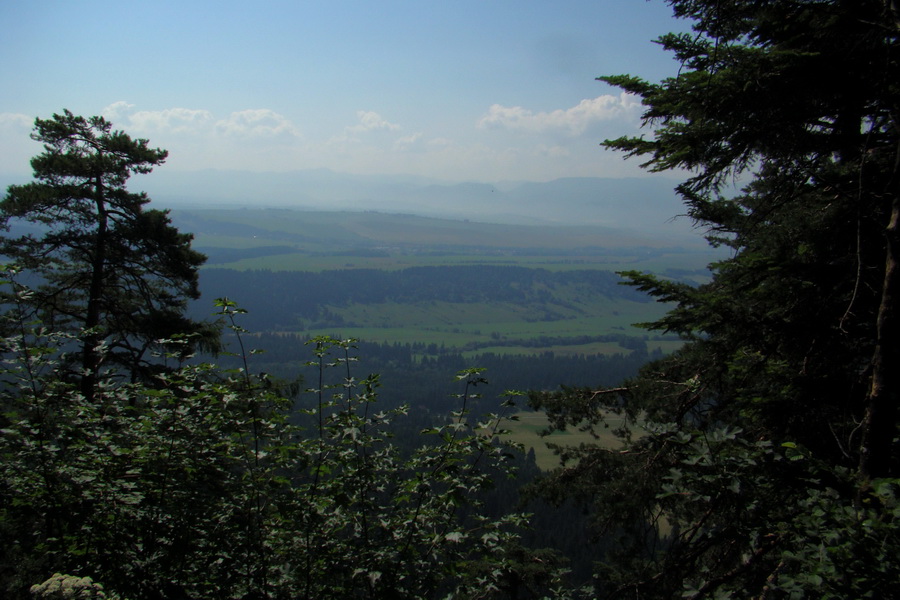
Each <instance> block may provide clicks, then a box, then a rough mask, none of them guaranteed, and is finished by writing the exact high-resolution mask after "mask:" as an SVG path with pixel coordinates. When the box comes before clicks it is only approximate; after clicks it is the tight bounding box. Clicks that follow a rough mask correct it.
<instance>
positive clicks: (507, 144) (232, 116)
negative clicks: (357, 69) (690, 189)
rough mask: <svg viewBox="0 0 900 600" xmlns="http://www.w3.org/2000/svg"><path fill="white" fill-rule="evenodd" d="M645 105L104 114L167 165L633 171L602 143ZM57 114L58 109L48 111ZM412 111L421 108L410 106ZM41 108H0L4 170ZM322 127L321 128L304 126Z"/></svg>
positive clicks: (445, 172) (15, 159)
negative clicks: (426, 113)
mask: <svg viewBox="0 0 900 600" xmlns="http://www.w3.org/2000/svg"><path fill="white" fill-rule="evenodd" d="M641 112H642V105H641V103H640V100H639V98H638V97H636V96H633V95H631V94H625V93H623V94H619V95H603V96H598V97H596V98H587V99H583V100H580V101H578V102H576V103H574V105H573V106H570V107H564V108H559V109H554V110H546V111H540V110H534V109H530V108H527V107H524V106H504V105H501V104H493V105H491V106H489V107H488V108H487V109H486V110H485V111H483V112H482V113H481V114H480V115H479V114H473V115H472V116H471V121H469V123H470V125H469V126H468V127H466V126H465V125H463V126H459V125H456V126H442V125H440V120H439V119H437V120H430V121H428V122H424V123H416V122H409V123H405V122H404V119H403V118H402V115H400V116H399V117H400V118H397V117H398V115H391V114H388V111H385V112H383V113H382V112H380V111H375V110H371V109H367V108H361V109H359V110H357V111H356V112H355V114H350V115H347V121H346V122H345V123H344V124H343V125H338V127H339V128H336V130H335V131H333V132H332V133H331V134H330V135H329V134H328V132H327V131H326V132H325V134H324V135H323V134H322V132H321V128H317V127H314V126H313V125H316V126H317V125H319V124H318V123H313V122H306V123H304V121H303V120H302V119H303V118H309V117H308V116H307V115H305V114H304V115H300V116H299V117H298V116H294V115H288V114H283V113H280V112H278V111H275V110H273V109H270V108H244V109H238V110H234V111H232V112H230V113H227V114H215V112H214V111H212V110H210V109H207V108H203V107H171V108H163V109H159V110H149V109H145V108H142V107H139V106H137V105H136V104H134V103H130V102H127V101H117V102H113V103H111V104H109V105H108V106H106V107H105V108H103V110H102V111H101V113H100V114H102V115H103V116H104V117H106V118H107V119H108V120H109V121H111V122H112V123H113V126H114V127H115V128H117V129H122V130H124V131H126V132H127V133H129V134H131V135H133V136H135V137H144V138H149V139H150V141H151V143H152V144H153V145H154V146H159V147H161V148H165V149H167V150H169V160H168V166H167V168H174V169H178V170H199V169H241V170H251V171H291V170H301V169H310V168H329V169H332V170H335V171H341V172H348V173H360V174H378V173H385V174H413V175H422V176H428V177H437V178H441V179H448V180H455V181H465V180H471V181H500V180H504V179H516V180H549V179H554V178H557V177H569V176H605V177H609V176H619V175H621V176H631V175H636V174H638V170H637V168H636V167H627V166H623V163H622V161H621V158H620V157H618V156H616V155H612V154H611V153H604V152H603V151H601V150H600V149H599V148H598V144H599V142H600V141H602V139H604V138H607V137H618V136H621V135H629V134H636V133H638V128H639V123H640V115H641ZM46 116H49V115H46ZM410 118H411V119H412V118H413V117H412V116H410ZM32 122H33V118H32V117H28V116H26V115H21V114H12V113H6V114H0V144H2V145H3V146H4V148H5V149H12V151H11V152H6V153H5V154H6V156H4V157H3V158H2V159H0V172H21V171H24V170H27V166H28V165H27V161H28V158H29V157H30V156H33V155H34V154H36V153H38V152H39V151H40V148H39V147H38V146H36V145H35V144H34V142H33V141H31V140H30V139H29V138H28V133H29V132H30V129H31V124H32ZM305 128H306V129H307V130H309V131H317V132H318V133H317V134H316V136H311V135H310V134H308V133H305V132H304V129H305Z"/></svg>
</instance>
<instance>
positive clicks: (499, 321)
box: [303, 299, 671, 355]
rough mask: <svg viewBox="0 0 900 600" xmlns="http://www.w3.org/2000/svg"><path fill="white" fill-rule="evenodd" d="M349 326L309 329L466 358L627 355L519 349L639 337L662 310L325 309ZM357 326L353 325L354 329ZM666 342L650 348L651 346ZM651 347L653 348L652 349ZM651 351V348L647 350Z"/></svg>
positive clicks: (609, 347)
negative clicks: (434, 347)
mask: <svg viewBox="0 0 900 600" xmlns="http://www.w3.org/2000/svg"><path fill="white" fill-rule="evenodd" d="M329 309H330V310H331V311H332V312H333V313H334V314H338V315H340V316H341V318H343V319H344V321H345V322H347V323H351V325H344V326H327V327H320V328H315V327H313V328H310V329H306V330H304V331H303V333H305V334H309V335H313V336H315V335H336V336H340V337H344V338H348V337H352V338H356V339H360V340H365V341H368V342H380V343H390V344H393V343H398V342H399V343H403V344H405V343H416V342H420V343H425V344H430V343H437V344H438V345H441V344H443V345H445V346H447V347H450V348H456V349H458V350H460V351H467V352H478V353H484V352H495V353H498V354H499V353H503V354H536V353H540V352H543V351H547V350H552V351H553V352H558V353H560V354H564V355H565V354H615V353H627V352H629V350H625V349H623V348H622V347H620V346H619V345H617V344H613V343H601V342H596V343H590V344H575V345H569V344H562V345H554V344H552V343H551V344H545V345H543V346H541V347H534V345H533V344H517V343H516V342H526V341H530V340H534V339H536V338H541V337H547V338H560V337H562V338H565V337H570V338H571V337H578V336H583V335H595V336H597V335H608V334H625V335H628V336H632V337H635V336H636V337H643V336H645V335H646V333H647V332H646V331H644V330H642V329H639V328H636V327H633V326H632V324H633V323H636V322H641V321H647V320H653V319H656V318H659V317H660V316H661V315H662V314H663V312H664V311H665V306H663V305H661V304H658V303H653V302H646V303H642V302H628V301H624V300H616V301H613V300H604V299H598V300H597V301H596V302H594V303H586V304H585V305H584V306H583V310H584V312H585V313H586V314H583V315H581V316H578V317H570V318H566V319H558V320H552V321H542V320H539V319H540V315H538V314H531V313H529V309H528V308H527V307H522V306H518V305H514V304H507V303H495V304H492V303H451V302H442V301H430V302H423V303H416V304H398V303H382V304H354V305H351V306H348V307H329ZM356 323H358V324H360V325H353V324H356ZM654 345H660V346H666V350H668V349H669V346H671V344H669V343H668V342H652V344H651V346H654ZM654 347H655V346H654ZM650 349H652V347H651V348H650Z"/></svg>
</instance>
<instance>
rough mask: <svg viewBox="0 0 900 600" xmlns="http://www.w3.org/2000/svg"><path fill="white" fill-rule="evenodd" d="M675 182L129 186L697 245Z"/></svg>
mask: <svg viewBox="0 0 900 600" xmlns="http://www.w3.org/2000/svg"><path fill="white" fill-rule="evenodd" d="M0 183H4V182H0ZM677 183H678V182H677V181H675V180H672V179H666V178H662V177H645V178H621V179H616V178H590V177H581V178H564V179H556V180H553V181H548V182H502V183H497V184H489V183H446V182H440V181H436V180H429V179H425V178H419V177H413V176H407V177H403V176H387V175H383V176H366V175H351V174H346V173H337V172H334V171H330V170H326V169H316V170H305V171H293V172H278V173H275V172H273V173H259V172H250V171H216V170H206V171H193V172H179V171H172V170H167V169H166V168H165V167H163V168H160V169H157V170H156V171H154V173H153V174H152V175H149V176H138V177H136V178H134V179H133V180H132V185H131V188H132V189H134V190H144V191H146V192H147V193H148V194H149V196H150V197H151V198H152V199H153V201H154V205H155V206H164V207H171V208H179V209H183V208H200V207H206V208H239V207H248V208H263V207H273V208H276V207H277V208H296V209H312V210H327V211H335V210H338V211H381V212H395V213H405V214H415V215H420V216H429V217H441V218H452V219H460V220H462V219H470V220H472V221H483V222H489V223H502V224H517V225H526V224H530V225H539V224H546V225H596V226H603V227H611V228H616V229H620V230H632V231H636V232H637V231H639V232H640V233H642V234H644V235H646V234H650V235H661V236H665V237H667V238H670V237H671V238H673V239H682V240H685V241H689V240H690V239H691V238H693V241H699V240H700V239H701V236H700V234H699V233H698V232H697V231H696V230H694V229H693V228H692V225H691V222H690V220H689V219H688V218H686V217H681V218H677V219H676V218H675V217H677V216H678V215H680V214H683V213H684V207H683V205H682V204H681V201H680V200H679V199H678V197H677V195H676V194H675V192H674V187H675V186H676V185H677ZM5 185H6V184H5V183H4V188H3V189H5ZM701 243H702V242H701Z"/></svg>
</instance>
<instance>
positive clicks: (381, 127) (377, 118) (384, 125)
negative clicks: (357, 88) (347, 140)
mask: <svg viewBox="0 0 900 600" xmlns="http://www.w3.org/2000/svg"><path fill="white" fill-rule="evenodd" d="M356 116H357V117H358V118H359V124H357V125H352V126H350V127H347V131H348V132H357V133H358V132H362V131H397V130H399V129H400V126H399V125H397V124H396V123H391V122H390V121H388V120H387V119H385V118H384V117H382V116H381V115H379V114H378V113H377V112H374V111H371V110H358V111H356Z"/></svg>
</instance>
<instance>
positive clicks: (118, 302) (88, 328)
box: [0, 110, 217, 397]
mask: <svg viewBox="0 0 900 600" xmlns="http://www.w3.org/2000/svg"><path fill="white" fill-rule="evenodd" d="M32 138H33V139H34V140H36V141H39V142H43V144H44V152H43V153H41V154H39V155H37V156H36V157H34V158H33V159H32V161H31V165H32V168H33V170H34V178H35V180H36V181H34V182H32V183H28V184H25V185H12V186H10V187H9V189H8V191H7V195H6V197H5V198H4V199H3V200H2V202H0V224H2V227H3V229H4V230H5V231H6V232H7V234H6V235H5V236H4V237H3V238H2V239H0V255H2V256H3V257H4V260H6V261H8V262H11V264H12V265H13V269H14V270H18V271H22V272H23V273H24V274H26V275H27V276H28V277H29V279H28V280H27V283H28V284H29V286H30V287H31V288H32V289H31V290H30V291H29V293H28V294H18V295H17V298H16V301H17V302H18V303H19V308H20V309H22V308H23V307H25V309H26V310H29V311H32V312H33V313H34V316H35V317H36V318H38V319H40V320H41V322H42V323H43V324H44V325H45V326H46V327H48V328H50V329H51V330H53V331H56V332H69V333H72V334H75V335H78V336H80V340H81V346H80V347H81V351H80V359H79V364H77V365H73V367H77V373H78V375H77V377H78V378H79V380H80V382H81V390H82V392H83V393H84V394H85V395H86V396H88V397H90V396H91V395H92V394H93V391H94V389H95V386H96V385H97V382H98V377H99V375H100V374H101V373H102V372H103V370H104V368H105V366H107V365H110V364H115V365H118V366H119V367H124V368H125V370H126V372H127V373H129V374H130V375H131V376H132V378H138V377H141V376H142V374H144V373H146V372H147V369H148V368H149V367H150V365H151V364H152V360H151V357H150V351H151V349H152V348H153V347H154V346H155V345H156V343H157V341H158V340H160V339H164V338H171V337H173V336H176V335H181V336H184V335H188V336H189V339H193V341H194V343H195V345H196V344H197V343H204V344H207V345H208V346H209V347H213V346H214V345H215V343H216V339H217V332H216V330H215V329H214V328H212V327H210V326H208V325H205V324H202V323H197V322H192V321H190V320H189V319H187V318H186V317H185V316H184V314H183V313H184V308H185V302H186V300H187V299H189V298H197V297H198V296H199V291H198V289H197V269H198V268H199V267H200V265H201V264H203V262H204V260H205V257H204V256H203V255H202V254H200V253H198V252H195V251H194V250H192V249H191V240H192V236H191V235H189V234H184V233H179V232H178V230H177V229H175V228H174V227H173V226H172V225H171V224H170V221H169V218H168V216H167V213H166V212H165V211H160V210H145V208H144V207H145V205H146V204H147V203H148V202H149V198H148V197H147V195H146V194H144V193H133V192H129V191H128V190H127V189H126V182H127V180H128V179H129V177H130V176H131V175H133V174H136V173H149V172H150V171H151V170H152V169H153V167H155V166H157V165H160V164H162V163H163V162H164V161H165V159H166V156H167V154H168V153H167V152H166V151H165V150H160V149H158V148H157V149H153V148H150V147H149V146H148V141H147V140H144V139H132V138H131V137H129V136H128V135H127V134H126V133H124V132H122V131H117V130H113V129H112V125H111V123H109V122H107V121H106V120H105V119H103V118H102V117H91V118H89V119H86V118H84V117H80V116H75V115H73V114H72V113H71V112H69V111H68V110H66V111H64V112H63V114H61V115H53V118H52V119H37V120H36V121H35V128H34V133H33V134H32ZM13 232H16V234H13ZM10 300H11V299H10V298H7V299H6V301H7V302H9V301H10ZM74 370H75V369H73V371H74Z"/></svg>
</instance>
